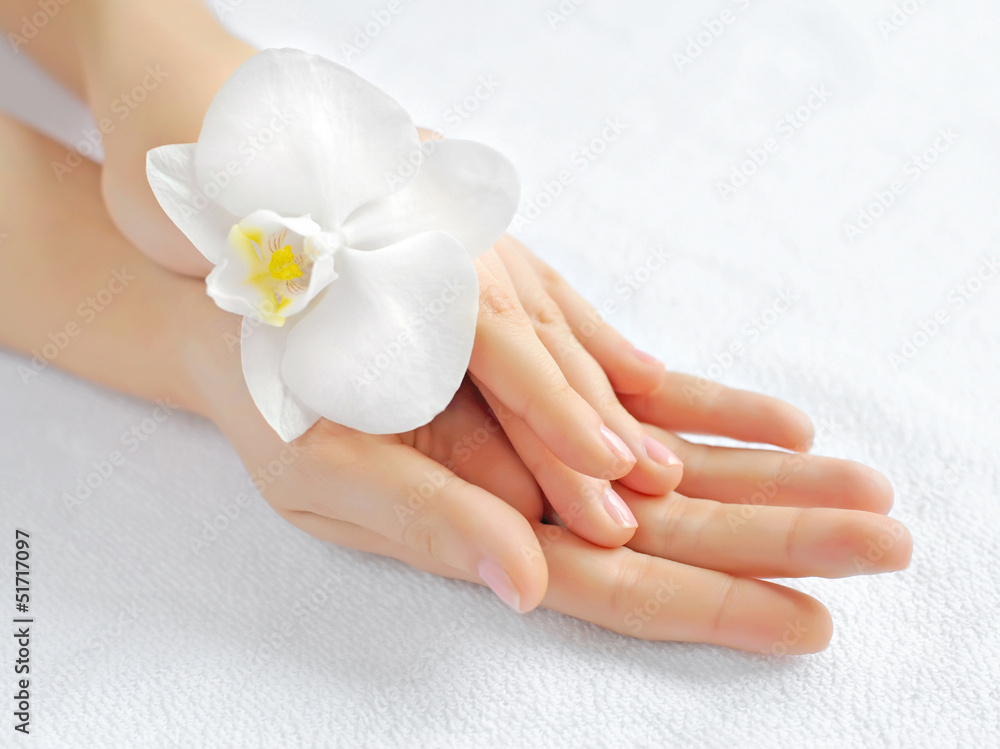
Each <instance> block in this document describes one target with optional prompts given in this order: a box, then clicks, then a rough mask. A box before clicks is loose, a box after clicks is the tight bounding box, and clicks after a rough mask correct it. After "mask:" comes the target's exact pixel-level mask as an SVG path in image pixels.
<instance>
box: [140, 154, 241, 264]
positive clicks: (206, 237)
mask: <svg viewBox="0 0 1000 749" xmlns="http://www.w3.org/2000/svg"><path fill="white" fill-rule="evenodd" d="M195 148H196V146H195V145H194V144H193V143H183V144H180V145H174V146H160V147H159V148H154V149H153V150H152V151H150V152H149V153H147V154H146V177H147V178H148V180H149V186H150V187H151V188H153V195H155V196H156V199H157V201H158V202H159V203H160V206H161V207H162V208H163V212H164V213H166V214H167V216H168V217H169V218H170V220H171V221H173V222H174V223H175V224H176V225H177V227H178V228H179V229H180V230H181V231H182V232H184V236H186V237H187V238H188V239H189V240H190V241H191V244H193V245H194V246H195V249H197V250H198V252H200V253H201V254H202V255H204V256H205V259H206V260H208V261H209V262H210V263H218V262H219V258H221V257H222V255H223V253H224V251H225V247H226V235H227V234H229V229H230V227H231V226H232V225H233V224H235V223H236V222H237V221H239V218H238V217H237V216H233V215H232V214H230V213H229V212H228V211H226V210H225V209H223V208H221V207H220V206H218V205H216V204H215V203H213V202H212V201H211V200H209V199H208V198H206V197H205V195H204V193H203V191H202V188H201V186H200V184H199V182H198V179H197V177H196V176H195V170H194V152H195Z"/></svg>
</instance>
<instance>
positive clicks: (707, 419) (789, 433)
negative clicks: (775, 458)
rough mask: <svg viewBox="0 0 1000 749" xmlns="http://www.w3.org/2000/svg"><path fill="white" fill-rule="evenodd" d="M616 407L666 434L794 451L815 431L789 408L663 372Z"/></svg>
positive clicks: (773, 400) (805, 445)
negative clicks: (703, 436) (727, 439)
mask: <svg viewBox="0 0 1000 749" xmlns="http://www.w3.org/2000/svg"><path fill="white" fill-rule="evenodd" d="M621 402H622V405H623V406H625V408H627V409H628V410H629V411H630V412H631V413H632V414H633V415H634V416H635V417H636V418H637V419H639V421H644V422H647V423H649V424H656V425H657V426H659V427H662V428H663V429H668V430H670V431H671V432H690V433H693V434H713V435H718V436H721V437H731V438H732V439H736V440H740V441H742V442H759V443H764V444H768V445H777V446H778V447H785V448H788V449H789V450H799V451H804V450H808V449H809V446H810V445H811V444H812V440H813V435H814V432H815V430H814V429H813V425H812V421H811V420H810V419H809V417H808V416H806V415H805V414H804V413H803V412H802V411H800V410H799V409H797V408H795V406H793V405H791V404H789V403H785V402H784V401H782V400H778V399H777V398H772V397H770V396H767V395H761V394H760V393H752V392H749V391H747V390H734V389H733V388H729V387H726V386H724V385H720V384H719V383H717V382H711V381H709V380H705V379H702V378H700V377H693V376H691V375H686V374H679V373H677V372H665V373H664V374H663V376H662V379H661V381H660V384H659V386H657V387H656V388H655V389H654V390H652V391H650V392H647V393H642V394H639V395H622V396H621Z"/></svg>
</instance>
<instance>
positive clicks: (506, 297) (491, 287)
mask: <svg viewBox="0 0 1000 749" xmlns="http://www.w3.org/2000/svg"><path fill="white" fill-rule="evenodd" d="M519 311H520V308H519V306H518V304H517V302H516V301H515V300H514V299H513V298H512V297H511V295H510V294H508V293H507V292H506V291H504V289H502V288H501V287H500V286H499V285H497V284H495V283H487V284H484V285H482V286H481V287H480V289H479V312H480V314H481V315H483V316H484V317H485V318H486V319H487V320H493V321H495V320H506V321H512V320H515V319H516V318H517V316H518V312H519Z"/></svg>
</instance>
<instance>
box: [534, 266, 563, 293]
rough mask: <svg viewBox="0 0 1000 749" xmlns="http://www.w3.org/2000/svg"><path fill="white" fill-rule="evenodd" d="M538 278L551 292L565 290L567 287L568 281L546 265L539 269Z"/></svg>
mask: <svg viewBox="0 0 1000 749" xmlns="http://www.w3.org/2000/svg"><path fill="white" fill-rule="evenodd" d="M538 278H539V279H540V280H541V282H542V285H543V286H544V287H545V288H546V289H548V290H549V291H552V290H553V289H556V290H559V289H563V288H564V287H565V286H566V279H565V278H563V277H562V276H561V275H560V274H559V272H558V271H557V270H556V269H555V268H553V267H552V266H551V265H548V264H545V263H543V264H542V265H541V267H540V268H538Z"/></svg>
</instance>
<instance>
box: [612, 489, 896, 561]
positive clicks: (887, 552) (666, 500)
mask: <svg viewBox="0 0 1000 749" xmlns="http://www.w3.org/2000/svg"><path fill="white" fill-rule="evenodd" d="M619 491H620V492H621V494H622V497H623V498H624V499H625V501H626V502H628V504H629V507H631V508H632V511H633V512H634V513H635V516H636V518H637V519H638V520H639V530H638V531H636V534H635V536H633V538H632V540H631V541H630V542H629V543H628V547H629V548H631V549H634V550H635V551H638V552H642V553H644V554H650V555H652V556H658V557H665V558H668V559H672V560H674V561H676V562H682V563H684V564H690V565H693V566H695V567H704V568H706V569H713V570H718V571H720V572H728V573H730V574H733V575H738V576H741V577H828V578H835V577H848V576H850V575H862V574H876V573H880V572H891V571H894V570H901V569H905V568H906V567H907V566H908V565H909V563H910V554H911V552H912V549H913V540H912V539H911V537H910V534H909V532H908V531H907V530H906V527H905V526H904V525H903V524H902V523H899V522H897V521H895V520H891V519H889V518H887V517H885V516H884V515H878V514H875V513H872V512H861V511H859V510H834V509H828V508H801V507H768V506H761V505H739V504H726V503H723V502H715V501H712V500H708V499H692V498H688V497H685V496H682V495H680V494H677V493H676V492H674V493H671V494H670V495H668V496H666V497H662V498H654V497H648V496H646V495H643V494H638V493H637V492H633V491H631V490H629V489H626V488H624V487H621V488H620V489H619Z"/></svg>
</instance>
